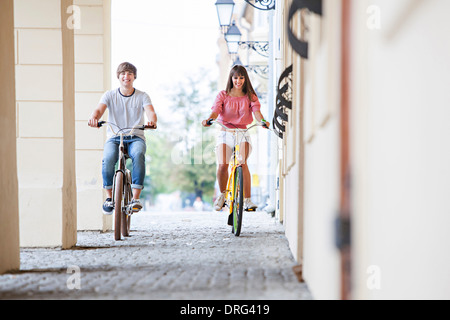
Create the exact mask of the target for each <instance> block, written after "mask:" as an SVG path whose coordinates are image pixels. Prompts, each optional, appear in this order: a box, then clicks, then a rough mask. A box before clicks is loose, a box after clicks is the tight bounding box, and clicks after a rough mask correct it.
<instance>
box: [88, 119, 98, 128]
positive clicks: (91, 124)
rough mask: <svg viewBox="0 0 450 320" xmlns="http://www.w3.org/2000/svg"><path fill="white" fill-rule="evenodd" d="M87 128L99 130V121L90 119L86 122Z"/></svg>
mask: <svg viewBox="0 0 450 320" xmlns="http://www.w3.org/2000/svg"><path fill="white" fill-rule="evenodd" d="M88 126H89V127H92V128H99V127H101V125H99V121H98V120H97V119H96V118H91V119H89V120H88Z"/></svg>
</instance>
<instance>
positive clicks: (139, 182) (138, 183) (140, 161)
mask: <svg viewBox="0 0 450 320" xmlns="http://www.w3.org/2000/svg"><path fill="white" fill-rule="evenodd" d="M146 150H147V145H146V143H145V141H144V140H142V139H141V138H135V139H133V140H132V141H130V143H129V145H128V154H129V155H130V158H131V160H132V162H133V171H132V172H131V180H132V184H131V188H132V190H133V203H132V206H133V211H139V210H141V209H142V204H141V203H140V201H139V197H140V195H141V191H142V189H143V188H144V179H145V152H146Z"/></svg>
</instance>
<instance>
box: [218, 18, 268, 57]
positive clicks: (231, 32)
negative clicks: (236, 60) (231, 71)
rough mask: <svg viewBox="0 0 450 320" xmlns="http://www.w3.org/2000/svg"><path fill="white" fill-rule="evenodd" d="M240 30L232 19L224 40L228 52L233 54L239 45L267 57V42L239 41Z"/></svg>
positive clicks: (236, 51)
mask: <svg viewBox="0 0 450 320" xmlns="http://www.w3.org/2000/svg"><path fill="white" fill-rule="evenodd" d="M241 37H242V34H241V31H239V28H238V27H237V26H236V22H235V21H233V23H232V24H231V26H230V27H229V28H228V31H227V33H226V34H225V41H226V42H227V47H228V53H229V54H231V55H233V54H237V53H238V50H239V47H242V48H244V49H251V50H253V51H255V52H256V53H258V54H260V55H261V56H263V57H266V58H267V57H268V56H269V55H268V53H267V52H268V50H269V42H268V41H241Z"/></svg>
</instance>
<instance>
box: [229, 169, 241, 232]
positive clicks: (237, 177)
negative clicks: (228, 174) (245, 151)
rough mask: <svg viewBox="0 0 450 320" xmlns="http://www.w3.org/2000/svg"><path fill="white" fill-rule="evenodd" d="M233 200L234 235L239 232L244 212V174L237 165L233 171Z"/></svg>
mask: <svg viewBox="0 0 450 320" xmlns="http://www.w3.org/2000/svg"><path fill="white" fill-rule="evenodd" d="M233 192H234V202H233V227H232V232H233V233H234V235H235V236H236V237H238V236H239V235H240V234H241V227H242V215H243V213H244V210H243V209H244V174H243V172H242V167H237V168H236V170H235V172H234V186H233Z"/></svg>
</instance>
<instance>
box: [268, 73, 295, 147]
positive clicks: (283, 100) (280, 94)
mask: <svg viewBox="0 0 450 320" xmlns="http://www.w3.org/2000/svg"><path fill="white" fill-rule="evenodd" d="M292 70H293V67H292V65H290V66H289V67H287V68H286V69H285V70H284V71H283V73H282V74H281V76H280V79H279V80H278V88H277V102H276V106H275V114H274V116H273V121H272V124H273V125H272V126H273V129H274V130H275V131H276V132H277V133H278V136H279V137H280V138H281V139H283V133H284V132H285V131H286V127H285V125H284V124H283V123H282V122H287V121H288V120H289V118H288V115H287V114H286V113H285V111H286V108H288V109H290V110H292ZM278 119H280V120H278ZM280 121H281V122H280Z"/></svg>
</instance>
